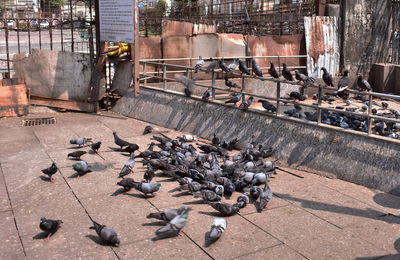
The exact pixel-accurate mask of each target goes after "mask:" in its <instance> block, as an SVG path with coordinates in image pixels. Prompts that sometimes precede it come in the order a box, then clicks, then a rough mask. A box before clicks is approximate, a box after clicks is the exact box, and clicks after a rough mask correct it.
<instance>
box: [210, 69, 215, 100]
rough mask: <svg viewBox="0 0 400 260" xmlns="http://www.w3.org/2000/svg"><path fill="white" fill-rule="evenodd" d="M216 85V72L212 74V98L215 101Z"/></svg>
mask: <svg viewBox="0 0 400 260" xmlns="http://www.w3.org/2000/svg"><path fill="white" fill-rule="evenodd" d="M214 84H215V72H214V70H213V71H212V72H211V89H212V91H211V98H212V100H215V88H214Z"/></svg>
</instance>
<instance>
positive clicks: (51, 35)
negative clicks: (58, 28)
mask: <svg viewBox="0 0 400 260" xmlns="http://www.w3.org/2000/svg"><path fill="white" fill-rule="evenodd" d="M49 36H50V50H53V19H52V18H50V21H49Z"/></svg>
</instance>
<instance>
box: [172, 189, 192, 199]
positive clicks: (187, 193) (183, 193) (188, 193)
mask: <svg viewBox="0 0 400 260" xmlns="http://www.w3.org/2000/svg"><path fill="white" fill-rule="evenodd" d="M189 195H192V194H191V193H190V192H189V191H183V192H180V193H177V194H174V195H172V197H175V198H180V197H183V196H189Z"/></svg>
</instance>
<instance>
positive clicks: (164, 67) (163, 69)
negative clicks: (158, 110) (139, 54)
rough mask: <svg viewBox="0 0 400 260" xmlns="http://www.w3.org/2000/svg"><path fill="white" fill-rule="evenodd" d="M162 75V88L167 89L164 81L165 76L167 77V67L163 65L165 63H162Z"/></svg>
mask: <svg viewBox="0 0 400 260" xmlns="http://www.w3.org/2000/svg"><path fill="white" fill-rule="evenodd" d="M162 75H163V90H166V89H167V81H166V79H165V78H166V77H167V68H166V66H165V64H163V67H162Z"/></svg>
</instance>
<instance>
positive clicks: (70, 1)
mask: <svg viewBox="0 0 400 260" xmlns="http://www.w3.org/2000/svg"><path fill="white" fill-rule="evenodd" d="M69 12H70V19H71V52H74V21H73V20H72V19H73V14H72V0H69ZM96 18H97V17H96Z"/></svg>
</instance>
